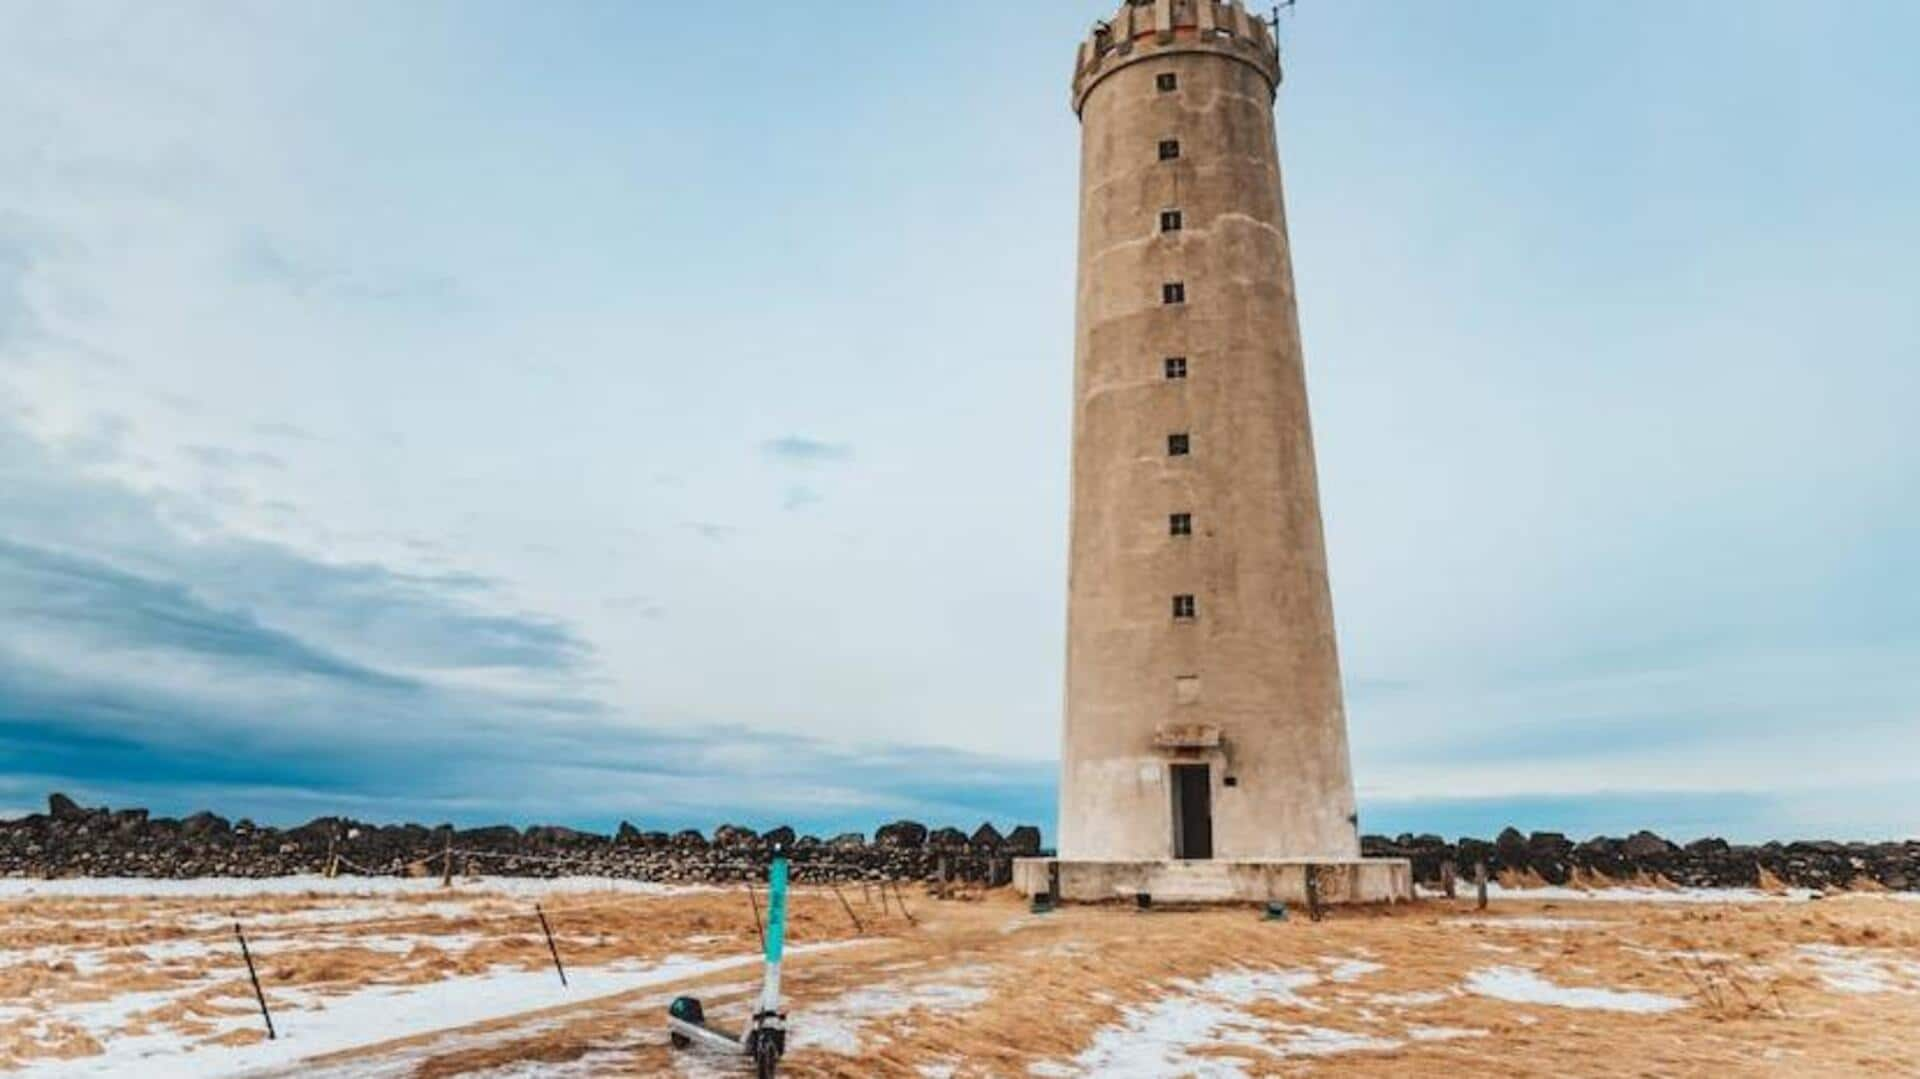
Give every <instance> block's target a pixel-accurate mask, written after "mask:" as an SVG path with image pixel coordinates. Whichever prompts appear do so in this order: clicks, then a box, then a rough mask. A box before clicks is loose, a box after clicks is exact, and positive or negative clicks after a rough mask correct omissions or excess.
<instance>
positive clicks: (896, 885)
mask: <svg viewBox="0 0 1920 1079" xmlns="http://www.w3.org/2000/svg"><path fill="white" fill-rule="evenodd" d="M893 901H894V902H895V903H898V904H900V913H901V914H904V915H906V918H907V924H908V925H919V924H920V922H919V920H918V919H916V918H915V917H914V916H913V912H912V911H910V910H908V909H907V897H906V896H904V895H901V894H900V882H899V881H897V880H896V881H894V882H893Z"/></svg>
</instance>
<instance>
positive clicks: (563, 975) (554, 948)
mask: <svg viewBox="0 0 1920 1079" xmlns="http://www.w3.org/2000/svg"><path fill="white" fill-rule="evenodd" d="M533 912H534V913H535V914H538V915H539V916H540V931H541V932H542V933H545V934H546V935H547V951H548V953H549V954H551V955H552V956H553V969H554V970H556V971H558V972H559V973H560V987H561V988H562V989H564V988H566V986H567V968H566V967H563V966H561V965H560V948H559V946H558V945H556V944H554V943H553V928H552V927H551V926H549V925H547V912H546V911H544V910H541V909H540V904H538V903H535V904H534V905H533Z"/></svg>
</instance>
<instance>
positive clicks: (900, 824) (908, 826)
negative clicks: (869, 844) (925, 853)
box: [873, 820, 927, 847]
mask: <svg viewBox="0 0 1920 1079" xmlns="http://www.w3.org/2000/svg"><path fill="white" fill-rule="evenodd" d="M873 841H874V843H876V844H878V845H879V846H882V847H923V846H925V845H926V842H927V826H926V825H924V824H921V823H919V822H917V821H910V820H900V821H894V822H893V823H892V824H885V825H881V826H880V829H879V830H878V831H876V832H874V833H873Z"/></svg>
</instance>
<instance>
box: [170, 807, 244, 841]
mask: <svg viewBox="0 0 1920 1079" xmlns="http://www.w3.org/2000/svg"><path fill="white" fill-rule="evenodd" d="M232 830H233V828H232V826H231V825H229V824H228V823H227V819H226V818H225V817H216V816H214V815H213V814H212V813H209V812H206V811H205V810H202V811H200V812H198V813H195V814H194V815H193V816H191V817H188V818H187V819H186V820H183V821H181V822H180V831H181V834H183V835H188V836H218V835H225V834H227V833H228V832H230V831H232Z"/></svg>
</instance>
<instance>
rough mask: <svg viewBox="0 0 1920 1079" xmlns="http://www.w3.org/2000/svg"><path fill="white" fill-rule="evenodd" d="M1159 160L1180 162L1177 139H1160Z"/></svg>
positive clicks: (1178, 141)
mask: <svg viewBox="0 0 1920 1079" xmlns="http://www.w3.org/2000/svg"><path fill="white" fill-rule="evenodd" d="M1160 160H1162V161H1178V160H1180V140H1179V139H1161V140H1160Z"/></svg>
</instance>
